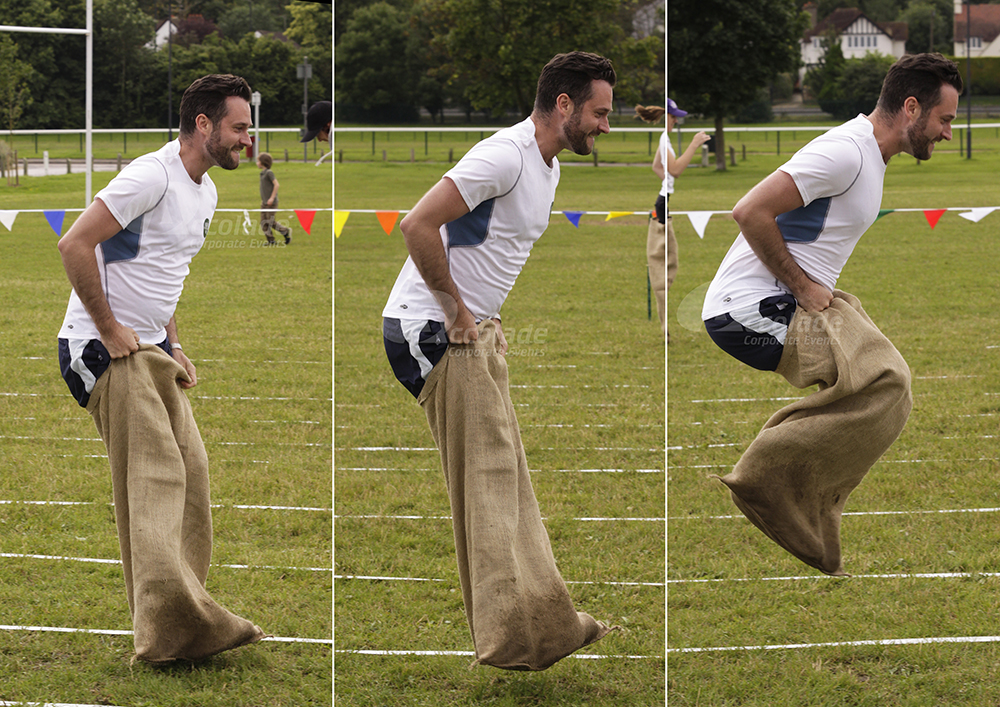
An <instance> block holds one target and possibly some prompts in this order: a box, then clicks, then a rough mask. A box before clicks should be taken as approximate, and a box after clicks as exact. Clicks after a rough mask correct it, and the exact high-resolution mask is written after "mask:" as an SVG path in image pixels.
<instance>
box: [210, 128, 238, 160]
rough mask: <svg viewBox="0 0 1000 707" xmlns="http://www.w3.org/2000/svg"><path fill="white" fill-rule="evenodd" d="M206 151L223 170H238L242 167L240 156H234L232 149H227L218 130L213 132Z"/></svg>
mask: <svg viewBox="0 0 1000 707" xmlns="http://www.w3.org/2000/svg"><path fill="white" fill-rule="evenodd" d="M205 149H206V150H207V151H208V154H209V155H211V157H212V159H213V160H215V163H216V164H217V165H219V166H220V167H222V168H223V169H236V168H237V167H239V166H240V158H239V155H236V154H233V150H232V147H229V148H226V147H224V146H223V145H222V135H221V133H220V132H219V131H217V130H213V131H212V134H211V135H210V136H209V138H208V143H206V145H205Z"/></svg>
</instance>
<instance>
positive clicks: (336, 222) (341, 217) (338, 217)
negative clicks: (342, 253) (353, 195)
mask: <svg viewBox="0 0 1000 707" xmlns="http://www.w3.org/2000/svg"><path fill="white" fill-rule="evenodd" d="M296 213H298V212H296ZM350 216H351V212H350V211H334V212H333V235H334V237H335V238H340V234H341V232H342V231H343V230H344V224H345V223H347V219H348V218H350Z"/></svg>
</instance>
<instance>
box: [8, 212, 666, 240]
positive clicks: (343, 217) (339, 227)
mask: <svg viewBox="0 0 1000 707" xmlns="http://www.w3.org/2000/svg"><path fill="white" fill-rule="evenodd" d="M408 213H410V212H409V211H408V210H400V211H385V210H380V209H334V211H333V235H334V236H335V237H337V238H340V234H341V233H342V232H343V231H344V226H346V225H347V220H348V219H349V218H350V217H351V214H375V217H376V218H377V219H378V222H379V224H381V226H382V230H383V231H385V234H386V235H387V236H388V235H391V234H392V231H393V229H394V228H395V227H396V223H397V222H398V221H399V216H400V214H408ZM551 214H552V215H553V216H558V215H560V214H562V215H563V216H565V217H566V219H567V220H568V221H569V222H570V223H571V224H573V226H574V227H576V228H579V227H580V219H581V218H583V217H584V216H604V217H605V218H604V220H605V221H610V220H611V219H615V218H623V217H625V216H643V217H649V216H651V212H650V211H553V212H551ZM0 217H2V212H0Z"/></svg>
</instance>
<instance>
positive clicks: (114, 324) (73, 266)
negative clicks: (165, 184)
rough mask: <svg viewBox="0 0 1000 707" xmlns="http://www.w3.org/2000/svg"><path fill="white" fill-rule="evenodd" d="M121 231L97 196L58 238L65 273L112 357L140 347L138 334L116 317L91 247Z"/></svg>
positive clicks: (121, 355) (123, 354)
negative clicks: (105, 292)
mask: <svg viewBox="0 0 1000 707" xmlns="http://www.w3.org/2000/svg"><path fill="white" fill-rule="evenodd" d="M120 231H121V226H120V225H119V223H118V221H117V220H116V219H115V217H114V216H112V215H111V211H109V210H108V207H107V206H106V205H105V204H104V202H103V201H101V200H100V199H94V201H93V203H92V204H91V205H90V206H88V207H87V209H86V210H85V211H84V212H83V213H82V214H81V215H80V218H78V219H77V220H76V221H75V222H74V223H73V225H72V226H70V229H69V231H67V232H66V235H65V236H63V237H62V238H61V239H59V246H58V247H59V253H60V255H61V256H62V262H63V267H64V268H65V269H66V276H67V277H68V278H69V282H70V284H71V285H72V286H73V289H74V290H75V291H76V294H77V296H79V298H80V300H81V301H82V302H83V306H84V307H86V309H87V313H88V314H89V315H90V318H91V319H93V320H94V324H95V325H96V326H97V331H98V332H99V333H100V335H101V343H103V344H104V348H106V349H107V350H108V353H109V354H110V355H111V358H123V357H125V356H128V355H129V354H131V353H132V352H133V351H137V350H138V349H139V335H138V334H136V333H135V330H133V329H131V328H130V327H126V326H122V325H121V324H120V323H119V322H118V320H116V319H115V316H114V313H113V312H112V311H111V307H110V306H109V305H108V300H107V298H106V297H105V296H104V290H103V289H102V288H101V274H100V271H99V270H98V266H97V256H96V255H95V253H94V249H95V248H96V247H97V246H98V244H100V243H103V242H104V241H106V240H108V239H109V238H111V237H112V236H114V235H115V234H117V233H118V232H120Z"/></svg>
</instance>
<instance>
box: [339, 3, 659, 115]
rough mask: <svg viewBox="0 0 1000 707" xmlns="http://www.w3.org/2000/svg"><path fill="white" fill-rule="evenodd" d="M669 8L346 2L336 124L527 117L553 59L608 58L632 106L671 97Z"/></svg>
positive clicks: (620, 96)
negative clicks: (453, 112) (570, 55)
mask: <svg viewBox="0 0 1000 707" xmlns="http://www.w3.org/2000/svg"><path fill="white" fill-rule="evenodd" d="M663 4H664V3H663V1H662V0H659V1H656V0H591V1H590V2H587V3H581V2H577V1H576V0H547V1H546V2H538V1H537V0H391V1H390V0H385V1H382V2H374V3H372V2H363V1H361V0H338V1H337V2H336V3H335V5H336V10H335V12H336V24H335V33H336V35H335V52H336V53H335V60H334V63H335V71H336V86H337V92H336V104H337V119H338V121H341V120H347V121H355V122H385V123H388V122H397V123H398V122H414V121H417V120H419V117H420V112H421V109H424V110H426V111H427V112H428V113H429V114H430V115H431V117H432V119H433V120H434V121H435V122H438V121H442V120H443V118H444V111H445V109H448V108H451V109H458V110H459V111H460V112H461V113H464V119H465V120H466V121H471V120H472V116H473V114H474V113H475V114H480V115H481V116H482V117H486V118H487V119H488V118H495V117H499V116H501V115H503V114H505V113H510V112H514V113H517V114H520V115H522V116H527V115H528V114H529V113H530V112H531V106H532V104H533V102H534V96H535V84H536V82H537V80H538V74H539V72H540V71H541V69H542V67H543V66H544V65H545V63H546V62H547V61H548V60H549V59H551V58H552V57H553V56H554V55H555V54H558V53H561V52H568V51H573V50H582V51H591V52H596V53H598V54H603V55H604V56H607V57H608V58H609V59H611V61H612V62H613V64H614V66H615V71H616V73H617V75H618V84H617V86H616V87H615V96H616V99H617V100H619V101H621V102H622V103H624V104H627V105H634V104H636V103H643V104H649V103H654V104H657V103H658V104H661V105H662V102H663V100H664V98H665V95H664V94H665V86H664V73H665V66H664V64H665V47H664V29H663V19H664V10H663Z"/></svg>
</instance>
